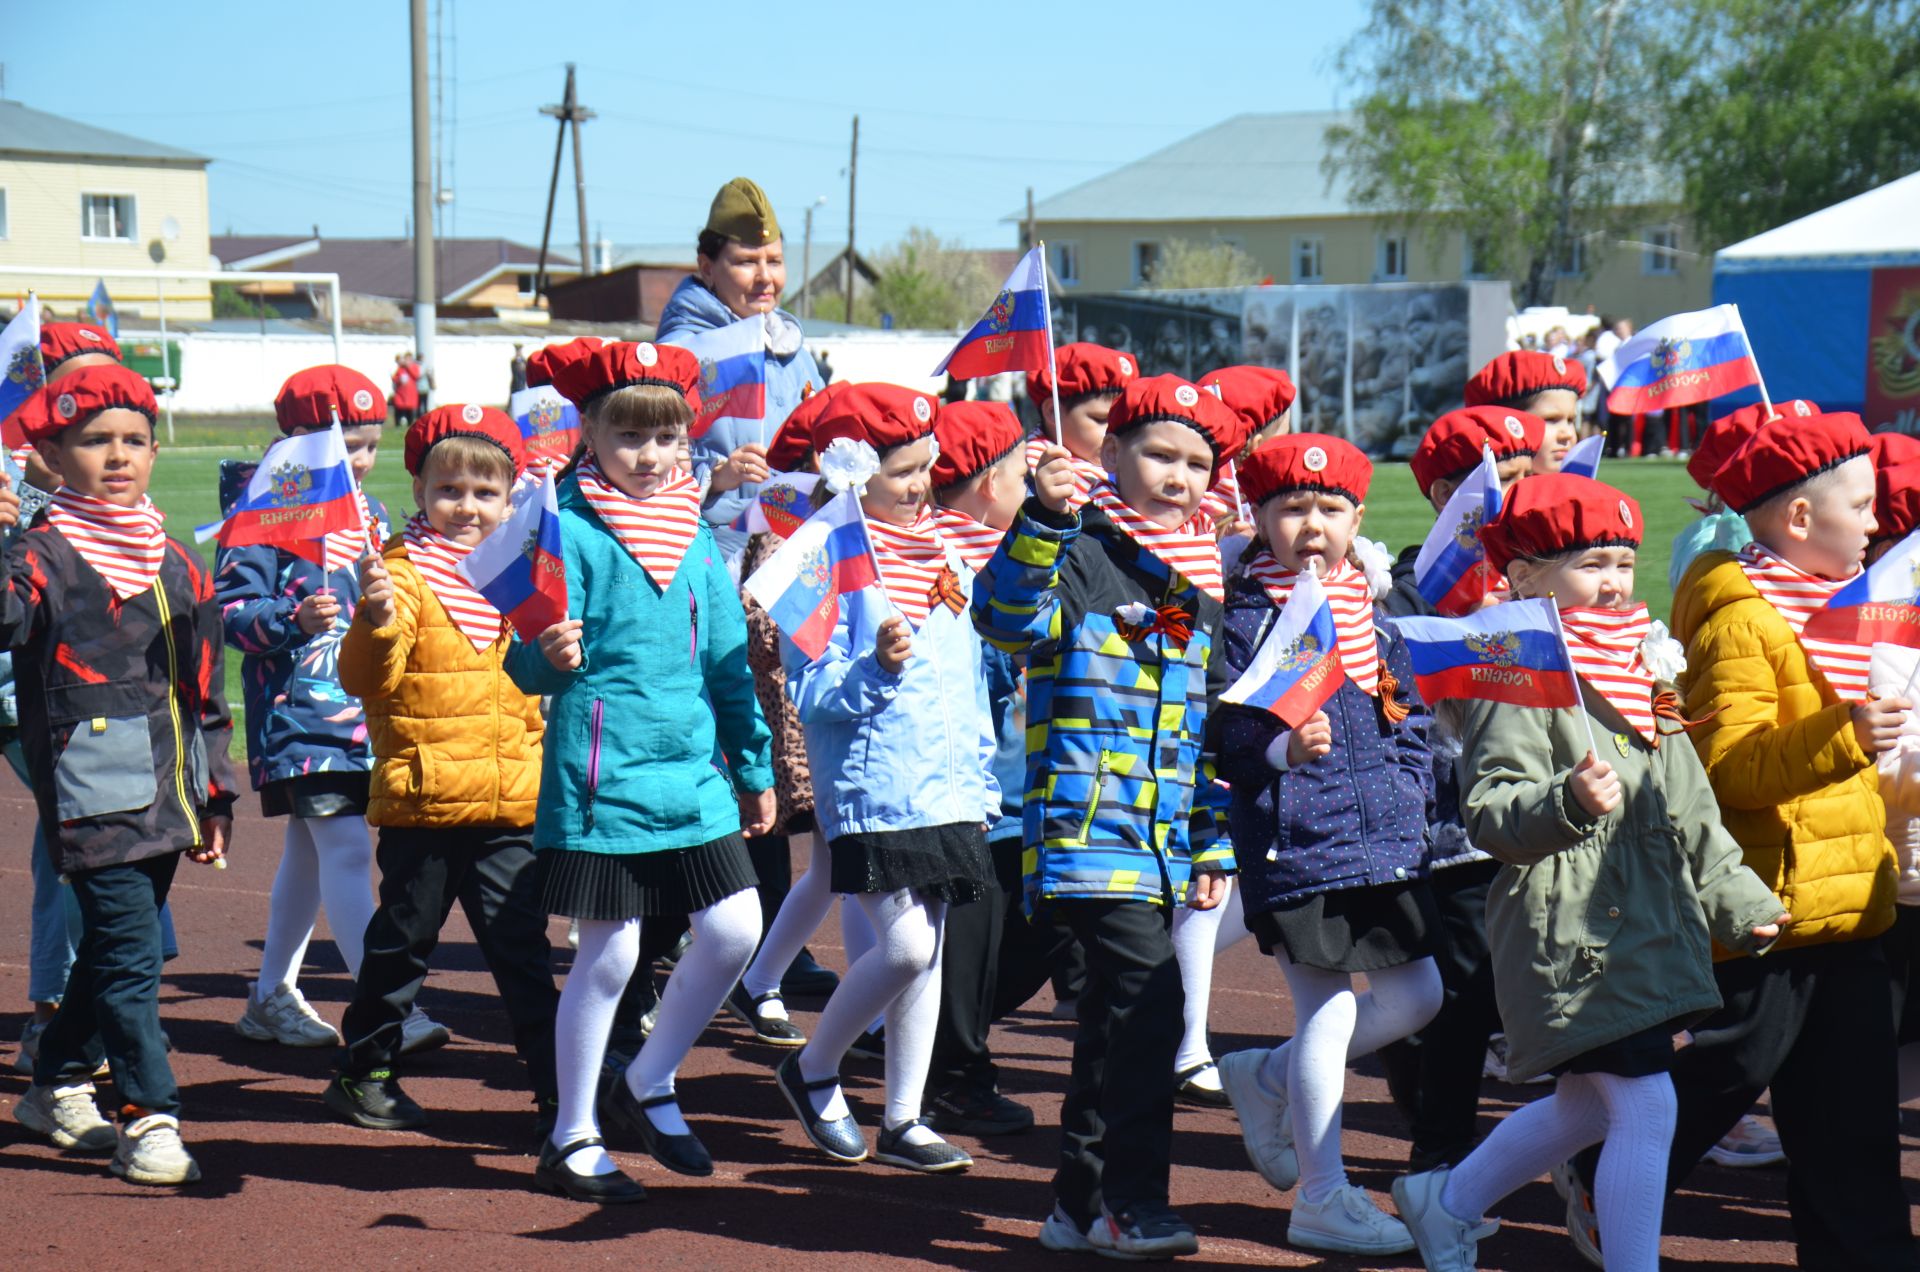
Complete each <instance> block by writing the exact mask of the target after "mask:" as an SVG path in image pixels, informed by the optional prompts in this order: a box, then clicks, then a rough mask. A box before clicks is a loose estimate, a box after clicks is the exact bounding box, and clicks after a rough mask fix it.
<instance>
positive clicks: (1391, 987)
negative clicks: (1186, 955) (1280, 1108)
mask: <svg viewBox="0 0 1920 1272" xmlns="http://www.w3.org/2000/svg"><path fill="white" fill-rule="evenodd" d="M1273 957H1274V961H1275V962H1277V963H1279V964H1280V970H1281V972H1283V973H1284V974H1285V975H1286V978H1287V988H1288V990H1290V991H1291V992H1292V994H1293V1016H1294V1033H1293V1037H1292V1039H1291V1040H1289V1041H1287V1042H1284V1043H1282V1044H1281V1045H1280V1046H1278V1047H1275V1048H1274V1049H1273V1050H1272V1051H1270V1052H1268V1053H1267V1059H1266V1061H1265V1063H1263V1064H1262V1065H1261V1066H1260V1082H1261V1085H1263V1086H1265V1087H1266V1088H1267V1089H1268V1090H1269V1091H1273V1092H1275V1093H1278V1092H1280V1091H1281V1090H1283V1089H1284V1090H1285V1091H1286V1092H1287V1096H1288V1101H1289V1105H1290V1108H1289V1113H1290V1116H1291V1117H1292V1119H1293V1143H1294V1149H1295V1151H1296V1152H1298V1153H1299V1155H1300V1195H1301V1196H1302V1197H1304V1198H1306V1199H1307V1200H1308V1201H1311V1202H1316V1203H1317V1202H1322V1201H1325V1200H1326V1199H1327V1197H1328V1195H1329V1194H1331V1193H1332V1192H1333V1191H1334V1190H1335V1189H1338V1188H1340V1187H1342V1186H1344V1185H1345V1184H1346V1182H1347V1171H1346V1167H1345V1165H1344V1164H1342V1162H1341V1160H1340V1105H1341V1101H1342V1100H1343V1099H1344V1097H1345V1095H1346V1089H1347V1065H1348V1064H1349V1063H1350V1062H1352V1061H1354V1060H1358V1059H1359V1058H1360V1057H1361V1056H1364V1055H1370V1054H1372V1053H1373V1052H1374V1051H1377V1050H1379V1049H1380V1048H1381V1047H1384V1046H1386V1045H1387V1044H1388V1043H1390V1042H1395V1041H1398V1040H1399V1039H1401V1038H1404V1037H1406V1036H1407V1035H1408V1034H1410V1033H1413V1032H1414V1031H1415V1030H1417V1029H1419V1028H1420V1027H1421V1026H1423V1025H1425V1024H1426V1023H1427V1022H1428V1021H1429V1020H1432V1019H1433V1016H1434V1013H1435V1012H1437V1011H1439V1010H1440V970H1439V969H1438V968H1437V967H1435V966H1434V964H1433V960H1432V959H1430V958H1423V959H1419V960H1416V961H1415V962H1412V963H1407V964H1404V965H1402V966H1400V967H1384V968H1381V969H1380V970H1378V971H1373V972H1367V973H1366V978H1367V992H1366V993H1364V994H1356V993H1355V992H1354V990H1353V977H1352V976H1351V975H1349V974H1348V973H1346V972H1329V971H1326V970H1324V969H1322V968H1318V967H1306V966H1303V965H1302V964H1299V963H1295V962H1293V961H1292V960H1291V959H1289V958H1288V957H1287V956H1286V954H1285V952H1284V951H1281V950H1277V949H1276V950H1275V951H1274V953H1273ZM1282 1083H1284V1084H1285V1086H1284V1087H1283V1086H1282Z"/></svg>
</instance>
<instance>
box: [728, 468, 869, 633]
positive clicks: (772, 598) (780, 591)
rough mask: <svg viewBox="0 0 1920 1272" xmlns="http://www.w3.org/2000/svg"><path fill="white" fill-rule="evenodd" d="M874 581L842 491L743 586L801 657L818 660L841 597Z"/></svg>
mask: <svg viewBox="0 0 1920 1272" xmlns="http://www.w3.org/2000/svg"><path fill="white" fill-rule="evenodd" d="M879 580H880V566H879V563H878V562H876V561H875V560H874V559H873V543H872V541H871V540H869V539H868V538H867V523H866V520H865V519H864V518H863V517H862V516H861V515H860V505H859V503H858V502H857V501H856V499H855V497H854V493H853V492H852V491H851V490H847V491H842V492H841V493H840V494H838V495H836V496H834V497H833V498H832V499H831V500H829V501H828V502H827V504H826V506H825V507H823V508H821V509H820V511H819V512H818V513H816V514H815V515H814V516H813V517H812V518H811V519H810V520H808V522H807V523H806V524H805V525H803V526H801V527H800V529H799V530H797V531H795V532H794V535H793V537H792V538H790V539H788V540H787V541H786V542H785V543H783V544H781V545H780V547H779V549H778V550H776V551H775V552H774V554H773V555H772V556H771V557H769V558H768V559H767V563H766V564H765V565H763V566H761V567H760V568H759V569H758V570H755V571H754V572H753V577H751V578H749V579H748V580H747V583H746V587H747V592H748V593H749V594H750V595H751V596H752V597H753V599H754V600H756V601H758V602H760V605H761V608H763V609H765V610H766V611H767V615H768V616H769V617H770V618H772V619H773V622H774V625H775V626H776V627H778V628H779V629H780V630H781V631H782V632H785V633H786V636H787V639H788V640H790V641H792V642H793V643H794V646H795V647H796V648H797V649H799V650H800V652H801V653H803V654H805V655H806V656H807V657H808V658H818V657H819V656H820V655H821V654H823V653H825V652H826V651H827V646H828V644H829V643H831V641H832V639H833V627H834V622H835V620H836V618H837V617H838V615H839V612H840V598H841V597H842V596H845V595H847V594H849V593H852V592H858V591H861V590H862V589H864V588H869V587H872V586H873V585H874V584H875V583H877V582H879Z"/></svg>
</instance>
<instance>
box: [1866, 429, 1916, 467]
mask: <svg viewBox="0 0 1920 1272" xmlns="http://www.w3.org/2000/svg"><path fill="white" fill-rule="evenodd" d="M1867 454H1869V455H1871V456H1873V466H1874V467H1875V468H1892V467H1893V466H1894V465H1895V464H1911V463H1913V462H1914V461H1915V460H1920V437H1911V436H1909V435H1907V434H1906V433H1869V434H1868V435H1867Z"/></svg>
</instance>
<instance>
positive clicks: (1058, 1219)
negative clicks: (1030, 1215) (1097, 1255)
mask: <svg viewBox="0 0 1920 1272" xmlns="http://www.w3.org/2000/svg"><path fill="white" fill-rule="evenodd" d="M1040 1245H1041V1247H1042V1248H1043V1249H1047V1250H1055V1251H1059V1252H1062V1253H1065V1252H1068V1251H1088V1250H1092V1249H1093V1243H1092V1242H1090V1241H1088V1240H1087V1234H1086V1233H1084V1232H1082V1231H1081V1230H1080V1229H1079V1227H1078V1226H1076V1225H1075V1224H1074V1222H1073V1220H1071V1219H1069V1218H1067V1212H1066V1211H1064V1210H1062V1209H1060V1205H1059V1203H1058V1202H1056V1203H1054V1207H1053V1213H1052V1214H1050V1215H1048V1216H1047V1221H1046V1222H1045V1223H1043V1224H1041V1225H1040Z"/></svg>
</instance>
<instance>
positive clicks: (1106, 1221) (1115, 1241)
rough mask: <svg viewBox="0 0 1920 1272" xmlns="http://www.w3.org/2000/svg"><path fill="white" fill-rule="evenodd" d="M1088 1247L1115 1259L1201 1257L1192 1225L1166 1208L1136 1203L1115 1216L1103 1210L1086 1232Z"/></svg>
mask: <svg viewBox="0 0 1920 1272" xmlns="http://www.w3.org/2000/svg"><path fill="white" fill-rule="evenodd" d="M1087 1244H1088V1245H1090V1246H1092V1247H1093V1249H1094V1252H1095V1253H1096V1254H1104V1255H1106V1256H1107V1257H1109V1258H1116V1259H1170V1258H1172V1257H1174V1256H1175V1255H1179V1254H1198V1253H1200V1238H1199V1237H1198V1236H1197V1235H1196V1234H1195V1233H1194V1231H1193V1225H1192V1224H1190V1223H1188V1222H1187V1221H1186V1220H1185V1219H1182V1218H1181V1217H1180V1216H1179V1215H1177V1214H1175V1213H1174V1212H1173V1209H1172V1208H1171V1207H1169V1206H1164V1205H1158V1204H1155V1203H1153V1202H1138V1203H1136V1204H1134V1205H1132V1206H1129V1207H1127V1208H1125V1209H1124V1210H1122V1211H1120V1212H1119V1213H1118V1214H1115V1213H1114V1212H1113V1211H1110V1210H1108V1209H1106V1208H1105V1207H1102V1208H1101V1210H1100V1217H1099V1218H1098V1219H1095V1220H1094V1221H1093V1226H1092V1227H1090V1228H1088V1229H1087Z"/></svg>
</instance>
